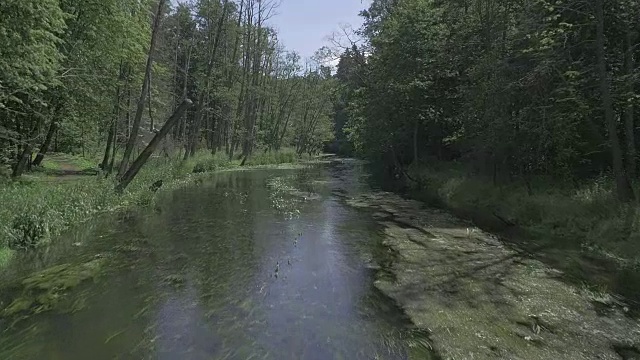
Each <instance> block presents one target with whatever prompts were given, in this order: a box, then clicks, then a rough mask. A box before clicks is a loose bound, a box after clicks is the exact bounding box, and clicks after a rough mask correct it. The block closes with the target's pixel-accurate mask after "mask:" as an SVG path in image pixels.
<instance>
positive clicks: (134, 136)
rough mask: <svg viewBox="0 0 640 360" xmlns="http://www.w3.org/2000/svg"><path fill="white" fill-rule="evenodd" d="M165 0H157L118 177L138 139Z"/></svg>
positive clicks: (125, 166) (122, 171) (121, 173)
mask: <svg viewBox="0 0 640 360" xmlns="http://www.w3.org/2000/svg"><path fill="white" fill-rule="evenodd" d="M165 2H166V0H160V1H159V2H158V9H157V11H156V16H155V19H154V20H153V30H152V32H151V44H150V46H149V54H148V55H147V66H146V68H145V71H144V80H143V81H142V90H141V91H140V98H139V99H138V105H137V108H136V116H135V117H134V118H133V125H132V127H131V133H130V134H129V140H128V141H127V146H126V147H125V149H124V155H123V156H122V162H121V163H120V168H119V169H118V177H121V176H122V175H123V173H124V170H125V169H126V168H127V165H128V163H129V158H130V157H131V153H132V152H133V148H134V146H135V145H136V142H137V141H138V131H139V130H140V122H141V121H142V113H143V112H144V106H145V102H146V99H147V94H148V92H149V86H150V78H151V69H152V66H153V50H154V49H155V45H156V40H157V38H158V32H159V28H160V20H161V18H162V9H163V7H164V4H165Z"/></svg>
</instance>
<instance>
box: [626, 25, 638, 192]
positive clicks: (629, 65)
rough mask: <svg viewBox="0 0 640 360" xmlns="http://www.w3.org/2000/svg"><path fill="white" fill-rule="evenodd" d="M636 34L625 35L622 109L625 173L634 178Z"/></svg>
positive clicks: (635, 155) (635, 156)
mask: <svg viewBox="0 0 640 360" xmlns="http://www.w3.org/2000/svg"><path fill="white" fill-rule="evenodd" d="M635 38H636V35H635V33H634V32H633V30H628V31H627V36H626V39H625V40H626V46H625V47H626V49H625V54H624V70H625V71H624V72H625V76H626V81H625V82H626V88H627V96H626V98H627V106H626V108H625V110H624V125H625V135H626V139H627V174H628V175H629V178H631V179H635V177H636V166H637V154H636V144H635V124H634V116H633V112H634V111H635V108H634V106H633V101H635V99H634V100H632V97H633V96H635V91H634V90H635V89H634V86H633V85H634V84H633V71H634V68H635V61H634V58H633V49H634V45H635Z"/></svg>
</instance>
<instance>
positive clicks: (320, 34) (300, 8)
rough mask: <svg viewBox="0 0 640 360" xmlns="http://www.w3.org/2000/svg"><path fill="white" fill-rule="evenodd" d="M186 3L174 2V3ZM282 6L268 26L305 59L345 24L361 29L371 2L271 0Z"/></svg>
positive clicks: (365, 0)
mask: <svg viewBox="0 0 640 360" xmlns="http://www.w3.org/2000/svg"><path fill="white" fill-rule="evenodd" d="M184 1H185V0H171V2H172V3H173V4H176V3H178V2H184ZM271 1H279V2H280V6H279V7H278V8H277V10H275V15H274V16H273V17H272V18H271V19H269V21H268V23H269V25H271V26H272V27H275V28H276V29H277V30H278V36H279V39H280V42H281V43H282V44H283V45H284V46H285V48H286V49H287V50H289V51H292V50H295V51H296V52H298V53H299V54H300V56H301V57H302V58H303V59H305V58H308V57H311V56H312V55H313V53H315V51H316V50H318V49H319V48H321V47H323V46H325V45H327V46H328V45H330V42H329V41H328V40H327V37H329V36H331V34H333V33H334V32H340V26H341V25H350V26H351V27H352V28H353V29H357V28H359V27H360V25H362V18H361V17H360V16H358V14H359V13H360V10H363V9H366V8H368V7H369V4H370V3H371V0H271Z"/></svg>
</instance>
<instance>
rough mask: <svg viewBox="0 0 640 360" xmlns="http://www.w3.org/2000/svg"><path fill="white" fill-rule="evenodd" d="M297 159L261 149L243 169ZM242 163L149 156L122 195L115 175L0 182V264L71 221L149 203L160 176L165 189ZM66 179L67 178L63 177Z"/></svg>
mask: <svg viewBox="0 0 640 360" xmlns="http://www.w3.org/2000/svg"><path fill="white" fill-rule="evenodd" d="M299 161H300V159H298V158H297V157H296V155H295V153H294V152H293V151H282V152H278V153H260V154H256V155H255V156H253V157H252V158H250V159H249V160H248V161H247V162H246V164H245V166H244V168H255V167H263V166H274V165H281V164H294V163H297V162H299ZM240 164H241V161H240V160H232V161H229V160H228V159H227V157H226V156H225V155H224V154H218V155H211V154H210V153H208V152H206V153H205V152H203V153H199V154H197V155H196V156H194V157H192V158H190V159H189V160H187V161H182V160H179V159H173V158H165V157H158V158H152V159H151V160H150V161H149V163H148V164H146V165H145V167H144V168H143V169H142V171H141V172H140V173H139V174H138V176H137V177H136V178H135V180H134V181H133V182H132V183H131V185H130V186H129V187H128V188H127V190H126V191H125V192H124V193H123V194H121V195H119V194H117V193H116V192H115V191H114V186H115V182H114V180H113V179H112V178H107V179H105V178H104V177H103V176H101V175H100V174H99V173H98V174H97V175H84V176H78V175H73V177H72V178H71V177H65V176H52V174H51V172H50V171H41V172H36V173H33V174H31V175H30V176H27V177H25V179H23V180H20V181H15V182H11V183H7V184H4V185H0V204H2V206H1V207H0V267H4V266H6V265H7V264H8V263H9V262H10V260H11V258H12V256H13V254H15V252H16V251H20V250H21V249H26V248H34V247H41V246H46V245H48V244H49V243H50V242H51V239H54V238H55V237H56V236H57V235H59V234H60V233H62V232H63V231H64V230H65V229H67V228H68V227H69V226H71V225H73V224H78V223H81V222H84V221H87V220H89V219H91V218H93V217H94V216H97V215H98V214H100V213H104V212H110V211H117V210H121V209H126V208H130V207H136V206H149V205H150V204H152V203H153V199H154V195H155V191H154V189H152V184H154V183H156V182H157V181H159V180H162V185H161V187H160V191H163V190H167V189H173V188H177V187H179V186H183V185H185V184H189V183H192V182H194V181H197V179H199V178H201V177H203V176H208V174H210V173H212V172H216V171H221V170H229V169H238V168H240ZM67 178H69V179H70V180H68V181H66V180H65V179H67ZM63 180H64V181H63ZM155 190H158V189H155Z"/></svg>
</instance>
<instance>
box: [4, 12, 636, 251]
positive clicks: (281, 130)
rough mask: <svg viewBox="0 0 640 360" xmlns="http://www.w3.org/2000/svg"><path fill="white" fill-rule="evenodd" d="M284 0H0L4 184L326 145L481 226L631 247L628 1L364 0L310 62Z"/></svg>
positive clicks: (632, 95) (123, 174) (632, 88)
mask: <svg viewBox="0 0 640 360" xmlns="http://www.w3.org/2000/svg"><path fill="white" fill-rule="evenodd" d="M278 5H279V2H278V1H275V0H273V1H259V0H239V1H231V0H197V1H190V2H171V1H168V0H160V1H157V0H153V1H152V0H145V1H142V0H141V1H133V2H131V1H125V0H108V1H97V0H82V1H70V0H61V1H57V0H25V1H18V0H8V1H3V2H2V3H1V4H0V13H1V14H3V21H2V22H0V34H2V36H1V37H0V174H1V176H0V178H1V179H2V181H3V182H7V183H9V184H11V183H15V182H16V181H15V180H16V179H20V178H21V176H22V175H23V174H24V173H25V172H29V171H35V172H36V173H37V172H38V170H39V169H42V165H43V162H44V164H45V165H46V164H47V160H46V159H47V154H48V153H49V154H51V153H53V154H59V153H66V154H75V155H78V156H81V157H83V158H86V159H90V161H93V164H89V166H92V167H93V168H99V172H100V174H101V175H104V176H105V177H106V178H107V179H110V180H109V181H111V183H112V185H111V186H113V182H115V188H116V190H119V191H122V190H123V189H124V188H126V187H127V186H128V184H129V183H130V182H131V181H132V179H133V177H135V175H136V174H137V172H138V171H139V170H140V168H141V167H142V165H144V163H145V162H146V160H147V159H149V158H150V157H151V156H152V154H153V159H154V161H156V163H157V159H158V158H166V159H171V161H172V162H173V163H175V164H177V163H181V164H186V163H188V164H189V165H188V166H189V167H190V168H189V169H188V170H187V171H188V172H190V171H191V170H193V172H204V171H207V170H211V169H215V168H217V167H219V166H220V164H221V163H229V162H233V161H235V162H237V164H242V165H244V164H245V163H247V162H248V163H251V162H252V161H253V162H254V163H269V162H287V161H293V160H294V159H295V158H300V157H303V156H310V155H313V154H317V153H320V152H322V151H330V152H335V153H338V154H339V155H344V156H354V157H360V158H364V159H367V160H369V161H370V163H372V164H374V165H375V167H377V168H380V169H385V170H384V171H385V174H386V175H385V176H386V177H388V178H389V179H390V181H386V182H385V184H386V185H387V186H389V187H396V188H395V190H399V191H402V192H405V193H407V194H410V196H412V197H415V198H419V199H422V200H425V201H427V202H431V203H437V204H440V205H441V206H444V207H446V208H447V209H449V210H452V211H455V212H457V213H459V214H460V215H462V216H464V217H470V218H472V219H474V221H476V222H478V223H480V224H485V223H486V224H487V226H489V227H496V228H499V229H502V228H510V227H514V226H517V227H520V228H524V229H527V231H528V232H529V233H531V234H532V235H533V236H534V237H537V238H544V239H545V240H550V241H552V242H553V241H556V240H558V239H560V240H562V241H563V242H565V243H570V244H572V245H575V246H577V247H579V248H588V249H591V250H594V249H595V250H598V251H605V252H613V253H615V254H617V255H615V256H621V255H623V256H626V255H628V254H638V253H640V247H639V246H638V244H640V236H639V234H640V232H639V231H638V230H639V229H640V228H639V226H640V223H639V222H638V216H637V214H638V212H637V209H638V206H637V200H638V196H639V194H640V193H638V190H639V188H638V181H637V179H638V150H637V143H638V136H640V132H639V131H638V129H637V126H636V125H635V124H636V121H635V120H636V118H637V112H638V107H639V106H637V105H638V101H639V97H638V95H637V94H636V88H637V86H638V83H639V81H640V80H639V77H638V66H637V61H636V60H635V59H636V57H637V55H638V53H639V52H640V49H639V47H638V44H639V43H640V33H639V30H640V29H639V28H638V23H637V21H635V19H637V18H638V15H640V3H638V2H636V1H633V0H616V1H604V0H598V1H583V0H571V1H567V0H535V1H530V0H522V1H507V0H489V1H487V0H454V1H438V0H374V1H372V2H371V3H370V4H363V7H366V9H364V10H362V12H361V13H360V15H361V17H362V18H363V19H364V24H363V26H362V27H361V28H358V29H354V30H349V29H348V28H343V34H338V35H341V36H334V37H333V41H330V44H329V45H328V46H326V47H324V48H321V49H319V50H318V51H317V52H316V55H315V56H314V57H313V58H311V59H302V58H301V57H300V55H299V54H297V53H296V52H295V51H287V50H286V49H285V48H284V46H283V45H282V44H281V43H280V41H279V39H278V33H277V31H276V30H275V29H274V28H272V27H270V26H269V20H270V19H271V18H272V17H273V16H276V13H277V9H278ZM332 63H334V64H337V66H335V67H332V66H331V64H332ZM183 114H184V115H183ZM274 154H275V155H274ZM282 154H285V155H284V156H282ZM261 157H266V158H268V159H267V160H264V159H261ZM190 159H191V160H190ZM222 159H224V160H222ZM189 161H191V162H189ZM154 166H155V165H154ZM183 167H184V165H183ZM45 168H46V166H45ZM152 169H155V167H152ZM96 171H98V170H96ZM155 177H156V178H155V179H154V178H153V176H151V175H149V176H148V181H150V182H154V181H157V180H158V179H157V177H158V176H155ZM11 179H13V180H11ZM145 181H147V180H145ZM398 183H399V184H400V185H398ZM11 186H14V185H11ZM101 186H106V185H104V184H103V185H101ZM137 186H138V188H141V187H142V186H143V185H137ZM144 186H146V187H148V186H149V184H145V185H144ZM398 186H399V188H398ZM25 192H27V193H29V191H25ZM4 198H5V199H12V198H16V196H13V195H10V194H9V193H8V192H5V196H4ZM34 201H35V200H34ZM25 207H26V208H28V206H26V205H24V204H21V205H20V206H16V207H14V208H13V209H8V208H7V209H4V210H5V215H4V216H0V217H2V218H6V219H7V222H11V221H12V220H11V219H13V218H14V217H15V214H16V212H19V211H20V210H17V209H24V208H25ZM43 211H44V210H43ZM487 214H488V215H487ZM14 220H15V219H14ZM15 221H17V220H15ZM18 223H20V221H18Z"/></svg>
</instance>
